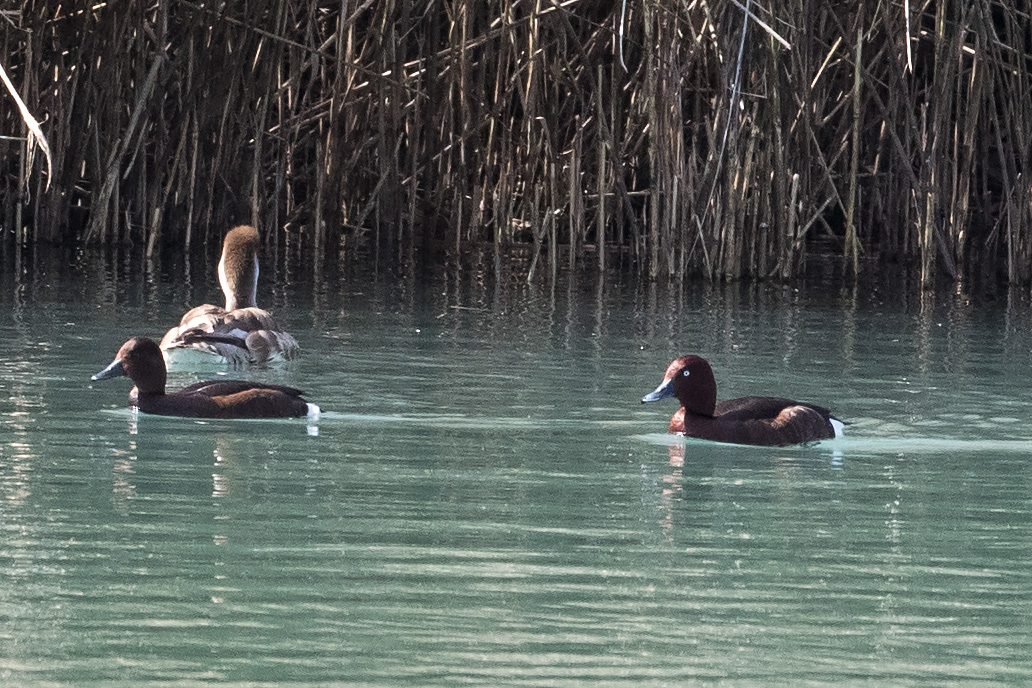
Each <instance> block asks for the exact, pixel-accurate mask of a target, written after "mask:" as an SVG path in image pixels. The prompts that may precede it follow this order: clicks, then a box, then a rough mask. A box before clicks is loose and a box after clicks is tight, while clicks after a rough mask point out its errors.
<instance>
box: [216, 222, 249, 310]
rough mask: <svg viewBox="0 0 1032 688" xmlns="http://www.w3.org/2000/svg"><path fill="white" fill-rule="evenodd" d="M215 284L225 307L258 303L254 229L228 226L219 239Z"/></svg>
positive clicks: (232, 308) (247, 305)
mask: <svg viewBox="0 0 1032 688" xmlns="http://www.w3.org/2000/svg"><path fill="white" fill-rule="evenodd" d="M219 284H221V285H222V293H223V294H224V295H225V296H226V310H227V311H233V310H236V309H237V308H255V307H257V305H258V301H257V299H258V230H256V229H255V228H254V227H250V226H248V225H241V226H239V227H234V228H233V229H231V230H229V232H228V233H227V234H226V238H225V239H224V240H223V242H222V259H221V260H220V261H219Z"/></svg>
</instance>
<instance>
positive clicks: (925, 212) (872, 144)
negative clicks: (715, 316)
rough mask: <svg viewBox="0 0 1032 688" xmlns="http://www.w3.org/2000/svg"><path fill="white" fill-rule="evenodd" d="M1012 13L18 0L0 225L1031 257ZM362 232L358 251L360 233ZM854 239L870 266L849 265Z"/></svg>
mask: <svg viewBox="0 0 1032 688" xmlns="http://www.w3.org/2000/svg"><path fill="white" fill-rule="evenodd" d="M1030 30H1032V19H1030V16H1029V8H1028V6H1027V4H1025V3H1016V4H1015V3H1004V2H1002V1H991V0H969V1H968V2H962V3H956V2H952V3H951V2H932V1H931V0H897V1H895V2H882V3H867V2H862V1H860V0H853V1H850V0H846V1H841V0H785V1H784V2H781V3H775V4H759V3H756V2H752V1H750V0H708V1H707V0H696V1H690V2H689V1H684V0H682V1H673V0H644V1H642V2H630V1H629V0H627V1H626V2H625V1H624V0H619V1H611V0H566V1H564V2H555V1H552V0H487V1H479V2H475V1H472V0H437V1H434V0H420V1H413V0H340V1H339V2H315V1H307V2H303V1H300V0H246V1H244V2H232V3H231V2H211V1H206V0H151V1H150V2H128V1H124V0H115V1H112V2H94V3H92V4H89V5H86V4H84V3H59V2H55V1H54V0H22V2H21V4H20V6H19V7H18V8H17V9H9V10H3V11H0V64H2V65H3V66H4V67H5V68H6V72H7V73H8V74H9V75H10V77H11V81H12V83H13V85H14V87H15V88H16V89H17V90H18V92H19V93H20V95H21V97H22V99H23V100H24V102H25V103H26V105H27V108H28V110H29V111H30V112H31V113H32V114H33V115H34V116H35V117H36V118H37V119H38V120H39V121H40V128H41V129H42V132H43V134H44V135H45V136H46V139H47V141H48V142H49V148H50V150H49V153H50V156H51V157H50V158H48V160H50V162H51V165H52V167H51V169H50V171H49V172H48V171H47V168H46V161H45V160H44V158H43V156H40V155H37V156H36V157H35V159H34V160H30V158H29V153H30V151H31V150H32V148H33V146H31V145H29V144H28V142H27V141H26V138H27V136H28V131H27V129H26V124H25V122H26V119H25V117H24V114H25V113H23V112H22V111H21V110H20V109H19V108H18V107H17V105H16V104H15V101H14V100H13V98H9V97H6V96H7V95H8V94H6V93H4V94H3V95H4V96H5V97H4V98H0V135H4V138H2V139H0V164H2V165H3V171H4V183H3V185H2V186H0V195H2V198H3V211H2V214H0V222H2V223H3V224H2V229H3V232H4V236H5V237H6V238H7V240H8V241H14V242H19V243H22V244H28V243H32V242H81V243H83V244H122V243H130V242H131V243H134V244H142V245H145V246H146V247H147V252H148V254H149V255H153V254H154V253H155V252H157V251H180V252H181V251H193V250H203V249H204V247H209V248H210V247H212V246H216V245H217V244H218V242H219V239H220V237H221V234H222V232H223V231H224V230H225V229H226V228H227V227H229V226H230V225H231V224H233V223H237V222H252V223H255V224H256V225H258V226H259V227H260V228H261V229H262V231H263V232H264V237H265V240H266V241H267V242H268V243H270V244H272V245H275V246H282V245H287V244H290V243H292V242H298V243H299V245H301V246H303V250H305V251H311V252H312V254H313V256H316V257H318V256H320V255H322V254H325V255H329V256H334V257H336V256H338V255H340V250H339V247H341V246H342V247H343V250H344V252H345V253H347V252H352V253H356V254H357V253H363V255H374V256H375V257H376V259H377V260H383V261H386V262H388V263H391V264H395V265H398V266H399V267H402V268H404V267H405V266H408V265H411V264H412V263H413V261H417V260H419V259H421V258H422V257H424V256H426V257H430V258H434V257H440V256H448V255H452V256H454V255H461V254H463V253H464V252H467V251H469V250H471V249H473V248H476V249H477V250H483V248H484V247H485V246H488V247H493V250H494V252H495V257H496V261H498V262H502V261H507V260H511V258H510V256H512V255H520V256H521V260H522V263H521V265H523V266H524V269H526V271H527V278H528V279H531V280H533V279H538V278H539V276H540V275H542V274H547V273H549V272H550V273H552V274H554V273H555V272H556V271H558V270H566V269H569V268H570V267H571V266H573V267H575V266H576V265H577V264H578V263H584V262H587V261H594V262H596V263H597V264H598V265H599V266H602V267H607V266H612V265H621V266H628V267H629V268H630V269H634V270H637V271H640V272H641V273H642V274H645V275H648V276H650V277H652V278H658V277H663V276H673V277H678V278H681V277H686V276H693V275H701V276H705V277H708V278H711V279H716V278H740V277H750V278H785V279H787V278H792V277H794V276H797V275H799V274H801V272H802V271H803V270H804V267H805V260H806V255H807V251H813V250H821V251H825V252H826V251H833V252H835V253H837V254H839V255H840V256H841V260H842V265H843V268H844V269H845V270H846V271H849V272H858V271H860V270H862V269H878V268H877V266H882V265H885V264H886V263H890V262H891V263H898V264H899V266H900V269H902V270H907V271H911V272H913V273H914V274H916V275H917V276H918V277H919V279H920V283H921V284H923V285H925V286H932V285H934V284H937V283H942V282H943V281H947V282H953V281H959V280H964V279H967V278H970V277H972V276H975V275H986V274H988V275H998V276H999V277H1000V278H1002V279H1005V280H1007V281H1009V282H1011V283H1029V282H1030V281H1032V255H1030V254H1032V217H1030V215H1032V185H1030V183H1029V179H1028V176H1029V172H1028V171H1027V170H1026V169H1025V168H1026V167H1027V166H1029V164H1030V161H1032V151H1030V146H1032V92H1030V91H1032V78H1030V71H1029V70H1030V65H1032V46H1030V44H1029V38H1028V37H1029V35H1032V31H1030ZM370 250H371V252H370ZM865 266H870V267H866V268H865Z"/></svg>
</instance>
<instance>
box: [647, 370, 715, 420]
mask: <svg viewBox="0 0 1032 688" xmlns="http://www.w3.org/2000/svg"><path fill="white" fill-rule="evenodd" d="M668 397H676V398H677V400H678V401H680V402H681V406H683V407H684V408H685V411H687V412H690V413H694V414H696V415H700V416H710V417H712V416H713V410H714V409H715V408H716V406H717V382H716V380H715V379H714V377H713V369H712V368H710V364H709V363H707V362H706V359H704V358H702V357H701V356H682V357H681V358H677V359H674V360H673V361H672V362H671V363H670V365H669V366H667V369H666V374H665V375H664V377H663V381H662V382H661V383H659V387H656V389H655V390H654V391H653V392H651V393H650V394H646V395H645V396H644V397H642V398H641V403H643V404H645V403H648V402H650V401H659V400H660V399H666V398H668Z"/></svg>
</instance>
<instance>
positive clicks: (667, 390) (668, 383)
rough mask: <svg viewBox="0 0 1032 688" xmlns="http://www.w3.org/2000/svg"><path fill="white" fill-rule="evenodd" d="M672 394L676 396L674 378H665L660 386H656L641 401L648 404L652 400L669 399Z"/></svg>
mask: <svg viewBox="0 0 1032 688" xmlns="http://www.w3.org/2000/svg"><path fill="white" fill-rule="evenodd" d="M672 396H674V380H673V378H671V379H669V380H663V382H662V383H661V384H660V385H659V387H656V389H655V390H653V391H652V392H650V393H649V394H646V395H645V396H643V397H642V398H641V403H643V404H647V403H649V402H650V401H659V400H660V399H667V398H669V397H672Z"/></svg>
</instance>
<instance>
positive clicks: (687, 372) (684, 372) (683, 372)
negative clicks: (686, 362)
mask: <svg viewBox="0 0 1032 688" xmlns="http://www.w3.org/2000/svg"><path fill="white" fill-rule="evenodd" d="M691 374H692V373H691V371H690V370H682V371H681V375H684V376H685V377H688V376H689V375H691Z"/></svg>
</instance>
